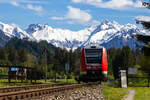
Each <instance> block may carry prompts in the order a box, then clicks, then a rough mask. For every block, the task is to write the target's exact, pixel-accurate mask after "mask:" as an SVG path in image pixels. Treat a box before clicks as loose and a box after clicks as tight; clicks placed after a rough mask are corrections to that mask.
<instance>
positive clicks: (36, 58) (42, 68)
mask: <svg viewBox="0 0 150 100" xmlns="http://www.w3.org/2000/svg"><path fill="white" fill-rule="evenodd" d="M107 55H108V71H109V76H111V77H113V78H115V79H117V78H118V72H119V69H127V68H128V67H134V68H141V67H145V66H143V63H145V62H144V61H146V58H145V55H144V53H143V49H142V48H137V49H136V50H132V49H130V48H129V47H128V46H124V47H123V48H121V49H116V48H110V49H107ZM0 64H1V65H6V64H7V65H12V66H13V65H23V66H26V67H32V68H35V69H36V70H37V71H38V72H40V74H38V76H37V77H38V78H39V79H43V78H44V77H45V75H47V78H48V79H53V78H54V77H57V78H66V75H67V73H66V70H65V65H66V64H69V72H68V73H69V78H74V77H75V76H76V75H78V74H79V72H80V48H78V49H76V50H74V51H73V50H69V51H68V50H66V49H61V48H56V47H54V46H53V45H51V44H49V43H47V42H46V41H41V42H39V43H37V42H32V41H27V40H20V39H17V38H14V39H12V40H10V41H9V42H8V43H7V44H6V45H5V47H1V48H0ZM0 70H1V72H3V73H5V72H7V70H6V69H5V70H4V69H3V68H0Z"/></svg>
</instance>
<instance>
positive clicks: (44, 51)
mask: <svg viewBox="0 0 150 100" xmlns="http://www.w3.org/2000/svg"><path fill="white" fill-rule="evenodd" d="M43 54H44V56H45V68H44V69H45V82H46V81H47V49H46V48H44V50H43Z"/></svg>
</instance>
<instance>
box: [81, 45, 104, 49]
mask: <svg viewBox="0 0 150 100" xmlns="http://www.w3.org/2000/svg"><path fill="white" fill-rule="evenodd" d="M84 48H85V49H101V48H104V47H103V46H99V45H90V46H85V47H84Z"/></svg>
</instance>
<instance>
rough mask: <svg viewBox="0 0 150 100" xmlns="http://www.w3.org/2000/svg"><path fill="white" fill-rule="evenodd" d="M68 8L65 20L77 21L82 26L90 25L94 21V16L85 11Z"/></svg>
mask: <svg viewBox="0 0 150 100" xmlns="http://www.w3.org/2000/svg"><path fill="white" fill-rule="evenodd" d="M67 8H68V9H69V11H68V13H67V14H66V15H65V19H71V20H75V21H76V22H78V23H80V24H85V23H88V22H89V21H90V20H91V19H92V16H91V15H90V14H89V13H87V12H86V11H84V10H81V9H79V8H73V7H71V6H68V7H67Z"/></svg>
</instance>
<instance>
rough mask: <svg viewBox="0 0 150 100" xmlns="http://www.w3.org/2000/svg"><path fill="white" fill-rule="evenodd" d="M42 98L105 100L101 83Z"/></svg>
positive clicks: (48, 99) (54, 99)
mask: <svg viewBox="0 0 150 100" xmlns="http://www.w3.org/2000/svg"><path fill="white" fill-rule="evenodd" d="M44 98H45V99H44ZM44 98H43V99H42V100H104V98H103V95H102V87H101V86H100V85H96V86H90V87H83V88H80V89H75V90H70V91H65V92H63V93H60V94H56V95H54V96H51V97H49V96H48V97H44Z"/></svg>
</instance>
